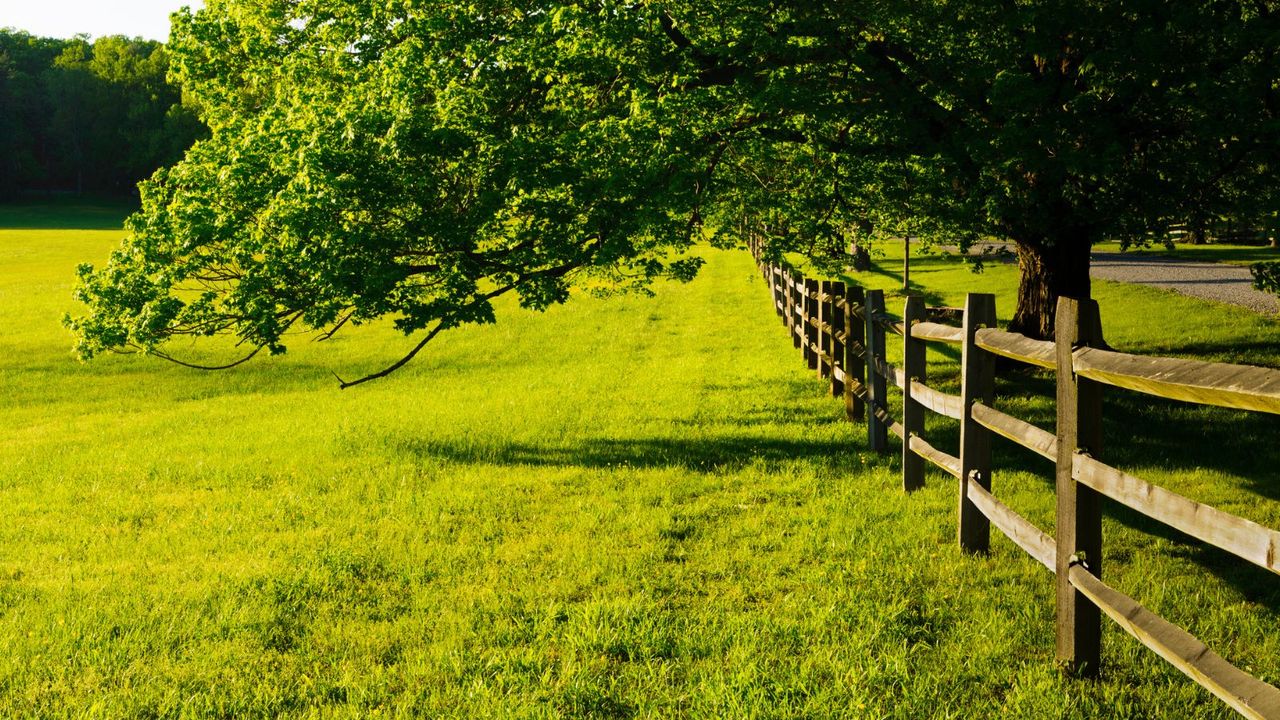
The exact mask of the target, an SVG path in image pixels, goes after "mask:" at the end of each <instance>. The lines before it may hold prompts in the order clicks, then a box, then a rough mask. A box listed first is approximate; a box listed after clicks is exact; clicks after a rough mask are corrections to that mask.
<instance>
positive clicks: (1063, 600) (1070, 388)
mask: <svg viewBox="0 0 1280 720" xmlns="http://www.w3.org/2000/svg"><path fill="white" fill-rule="evenodd" d="M1057 310H1058V314H1057V319H1056V321H1055V322H1056V326H1057V331H1056V337H1055V344H1056V345H1057V372H1058V397H1057V400H1058V464H1057V465H1058V467H1057V470H1058V473H1057V493H1058V498H1057V501H1058V513H1057V514H1058V521H1057V530H1056V531H1055V533H1054V534H1055V535H1057V549H1058V560H1057V567H1056V572H1057V577H1056V582H1057V593H1056V595H1057V645H1058V662H1059V663H1060V664H1061V665H1062V666H1063V668H1064V669H1065V670H1066V671H1067V672H1069V673H1071V674H1073V675H1078V676H1082V677H1096V676H1097V675H1098V671H1099V661H1100V659H1101V654H1102V653H1101V651H1102V618H1101V614H1100V612H1099V610H1098V607H1097V606H1096V605H1094V604H1093V603H1091V602H1090V601H1089V600H1088V598H1086V597H1085V596H1084V595H1082V594H1081V593H1080V592H1078V591H1076V589H1075V588H1074V587H1073V586H1072V585H1071V581H1070V570H1071V567H1072V566H1073V565H1082V566H1083V567H1084V568H1085V570H1087V571H1089V572H1090V573H1091V574H1093V575H1094V576H1095V577H1098V578H1101V577H1102V502H1101V500H1102V496H1101V495H1099V494H1098V492H1097V491H1095V490H1093V489H1091V488H1088V487H1086V486H1084V485H1081V484H1079V483H1077V482H1076V481H1075V479H1074V478H1073V476H1072V458H1073V456H1074V455H1075V454H1076V453H1077V452H1083V453H1087V454H1089V455H1092V456H1097V455H1098V453H1099V452H1100V451H1101V446H1102V393H1101V388H1100V386H1099V385H1098V384H1097V383H1096V382H1093V381H1091V380H1087V379H1085V378H1082V377H1078V376H1077V375H1076V374H1075V372H1074V371H1073V364H1072V351H1073V350H1074V349H1075V348H1077V347H1081V346H1092V345H1096V344H1099V343H1100V342H1101V340H1102V326H1101V321H1100V320H1099V317H1098V304H1097V303H1096V302H1094V301H1092V300H1075V299H1072V298H1059V299H1058V308H1057Z"/></svg>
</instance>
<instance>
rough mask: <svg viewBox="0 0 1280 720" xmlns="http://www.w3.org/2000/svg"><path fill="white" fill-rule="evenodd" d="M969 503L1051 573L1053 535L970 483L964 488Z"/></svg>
mask: <svg viewBox="0 0 1280 720" xmlns="http://www.w3.org/2000/svg"><path fill="white" fill-rule="evenodd" d="M965 488H966V491H967V492H968V496H969V501H970V502H972V503H973V505H974V507H975V508H977V509H978V510H979V511H980V512H981V513H982V514H983V516H984V517H986V518H987V520H989V521H990V522H991V524H992V525H995V526H996V527H997V528H999V529H1000V532H1002V533H1004V534H1005V536H1007V537H1008V538H1009V539H1010V540H1012V541H1013V543H1014V544H1015V545H1017V546H1018V547H1020V548H1022V549H1023V550H1024V551H1026V553H1027V554H1028V555H1030V556H1031V557H1033V558H1035V559H1036V561H1037V562H1039V563H1040V564H1041V565H1044V566H1045V567H1047V568H1049V572H1053V571H1054V567H1055V566H1056V564H1057V556H1058V549H1057V547H1056V546H1055V545H1054V539H1053V537H1052V536H1050V535H1048V534H1046V533H1045V532H1044V531H1043V530H1041V529H1040V528H1038V527H1036V526H1035V525H1032V524H1031V522H1030V521H1029V520H1027V519H1026V518H1024V517H1022V516H1021V515H1019V514H1018V513H1016V512H1014V511H1013V509H1012V508H1010V507H1009V506H1008V505H1005V504H1004V503H1002V502H1000V501H999V500H997V499H996V498H995V496H994V495H992V494H991V493H990V492H988V491H987V489H986V488H984V487H982V485H980V484H978V483H976V482H971V483H969V484H968V485H966V486H965Z"/></svg>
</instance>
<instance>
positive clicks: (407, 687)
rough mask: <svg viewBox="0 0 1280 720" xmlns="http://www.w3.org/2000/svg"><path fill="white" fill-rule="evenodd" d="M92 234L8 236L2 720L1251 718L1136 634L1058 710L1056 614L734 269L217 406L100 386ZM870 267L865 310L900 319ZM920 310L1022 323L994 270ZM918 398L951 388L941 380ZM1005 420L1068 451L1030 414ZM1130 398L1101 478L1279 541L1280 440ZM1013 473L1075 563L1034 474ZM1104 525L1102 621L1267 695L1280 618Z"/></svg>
mask: <svg viewBox="0 0 1280 720" xmlns="http://www.w3.org/2000/svg"><path fill="white" fill-rule="evenodd" d="M116 221H118V218H117V220H116ZM112 222H115V221H112ZM104 225H107V226H108V227H109V226H110V225H108V224H107V223H106V222H105V221H104V218H103V217H102V216H101V215H100V214H98V213H97V212H96V211H94V212H89V211H87V210H85V209H77V208H68V207H60V208H58V209H56V211H48V212H42V211H40V210H39V209H38V208H36V209H33V208H24V209H21V210H19V211H12V210H0V227H9V228H13V229H7V230H6V229H0V347H2V348H3V349H4V350H5V352H4V356H3V359H2V360H0V382H2V383H3V386H4V387H5V388H6V392H5V393H4V395H3V396H0V513H2V516H0V717H52V718H59V717H110V718H115V717H139V718H141V717H148V718H149V717H175V718H176V717H184V718H187V717H191V718H195V717H200V718H204V717H237V718H239V717H298V718H301V717H352V718H355V717H458V718H472V717H494V718H499V717H501V718H505V717H531V718H542V717H548V718H550V717H600V718H622V717H650V718H658V717H705V718H721V717H734V718H739V717H741V718H774V717H776V718H783V717H809V718H825V717H849V718H903V719H908V718H961V717H997V716H999V717H1019V718H1094V717H1109V718H1162V717H1179V718H1225V717H1231V716H1232V715H1231V712H1230V711H1229V710H1228V709H1227V708H1226V706H1224V705H1222V704H1221V703H1220V702H1218V701H1217V700H1216V699H1215V698H1213V697H1212V696H1211V695H1210V694H1209V693H1208V692H1207V691H1204V690H1202V689H1200V688H1199V687H1198V686H1196V685H1194V684H1193V683H1192V682H1190V681H1188V680H1186V679H1185V678H1183V677H1182V676H1181V675H1180V674H1179V673H1177V671H1175V670H1173V669H1171V668H1169V667H1168V666H1166V665H1165V664H1164V663H1163V661H1161V660H1160V659H1159V658H1157V657H1156V656H1154V655H1153V654H1151V653H1149V652H1147V651H1146V650H1145V649H1143V648H1142V647H1141V646H1139V645H1138V644H1137V643H1136V642H1134V641H1132V640H1131V639H1129V638H1128V637H1127V636H1126V635H1124V634H1123V633H1122V632H1121V631H1120V630H1118V629H1116V628H1114V627H1109V628H1108V630H1107V634H1106V637H1105V643H1106V650H1105V653H1106V662H1107V674H1106V679H1105V680H1103V681H1101V682H1096V683H1089V682H1079V681H1073V680H1070V679H1064V678H1062V677H1061V676H1060V675H1059V674H1058V672H1057V670H1056V669H1055V666H1054V659H1053V603H1052V588H1051V585H1052V579H1051V577H1050V576H1049V574H1048V573H1047V572H1045V571H1044V569H1043V568H1041V567H1040V566H1039V565H1037V564H1036V563H1035V562H1034V561H1033V560H1031V559H1029V558H1027V557H1025V556H1023V555H1022V554H1021V551H1019V550H1018V549H1017V548H1015V547H1014V546H1013V545H1012V544H1011V543H1009V542H1008V541H1005V540H1003V539H1000V540H997V541H995V542H994V543H993V552H992V554H991V555H990V556H989V557H979V558H975V557H969V556H965V555H963V554H961V553H960V552H959V551H958V550H957V549H956V547H955V543H954V540H953V536H954V533H955V524H954V523H955V520H954V512H955V508H954V506H955V490H954V485H953V482H952V481H950V480H949V479H948V478H946V477H944V476H942V475H940V474H937V473H934V474H931V475H930V476H929V483H928V486H927V487H926V488H925V489H923V490H921V491H919V492H916V493H914V494H912V495H911V496H906V495H904V494H903V493H902V492H901V491H900V490H899V489H898V488H899V479H898V475H897V462H896V460H895V459H893V458H892V457H889V458H886V457H881V456H877V455H875V454H874V453H870V452H868V451H867V450H866V447H865V439H864V436H865V430H864V428H863V426H861V425H852V424H849V423H847V422H845V421H844V420H843V419H842V412H843V409H842V407H841V406H840V404H839V403H838V402H836V401H834V400H832V399H830V398H829V397H825V396H824V393H823V387H822V384H821V383H820V382H819V381H818V380H816V379H815V378H813V377H812V376H811V375H810V374H809V373H808V372H806V371H805V370H804V369H803V365H802V363H801V361H800V358H799V357H798V355H797V353H796V352H795V351H794V350H792V348H791V345H790V342H789V341H788V339H787V337H786V335H785V333H784V331H783V329H782V327H781V326H780V324H779V323H778V321H777V319H776V317H775V316H774V315H773V314H772V312H771V311H770V308H769V301H768V297H767V293H766V291H765V289H764V286H763V284H762V283H761V282H760V280H759V279H758V276H757V275H756V273H755V270H754V268H753V267H752V265H751V263H750V258H749V256H748V255H747V254H746V253H745V252H718V251H711V250H707V251H706V252H705V255H706V257H707V260H708V263H707V266H706V268H705V269H704V271H703V273H702V274H701V275H700V276H699V278H698V279H697V280H695V281H694V282H692V283H690V284H688V285H674V284H673V285H664V286H661V287H660V288H658V294H657V297H655V298H642V297H628V298H621V299H616V298H615V299H611V300H600V299H595V298H588V297H584V298H578V299H575V300H574V301H573V302H571V303H570V304H569V305H567V306H564V307H558V308H554V309H552V310H551V311H549V312H547V313H545V314H533V313H527V312H523V311H520V310H518V309H516V308H514V307H512V306H505V307H504V308H502V311H501V312H500V321H499V323H498V324H497V325H493V326H486V327H477V328H468V329H463V330H459V331H455V332H451V333H449V334H447V335H445V336H442V338H441V340H440V342H439V343H438V344H436V345H435V346H433V347H432V348H431V349H430V350H429V351H428V352H426V353H424V355H423V356H422V357H421V358H420V359H419V360H418V361H417V362H415V363H414V364H412V365H410V366H409V367H408V368H406V369H405V370H404V371H402V372H400V373H397V374H396V375H394V376H392V377H391V378H389V379H387V380H385V381H379V382H377V383H372V384H369V385H367V386H362V387H360V388H357V389H353V390H348V391H345V392H344V391H339V390H338V389H337V387H336V382H335V380H334V379H333V376H332V374H331V373H332V372H337V373H339V374H342V375H344V376H351V375H356V374H357V373H359V372H360V371H361V370H370V369H376V368H377V367H379V366H380V364H383V363H385V362H387V361H388V360H391V359H395V358H396V357H398V353H400V352H402V351H403V350H404V348H405V342H406V341H405V339H404V338H401V337H397V336H396V335H395V334H394V333H393V332H391V331H389V330H388V329H386V328H383V327H369V328H363V329H361V330H360V331H359V332H358V333H356V334H353V335H350V336H346V337H340V338H338V339H335V340H332V341H329V342H326V343H314V342H310V341H309V340H307V339H306V338H302V337H300V338H298V340H297V341H296V342H295V344H294V346H293V347H292V348H291V350H290V352H289V353H288V354H287V355H286V356H283V357H280V358H271V359H266V360H263V361H261V362H254V363H251V364H249V365H247V366H244V367H242V368H238V369H236V370H234V371H231V372H228V373H222V374H206V373H198V372H195V371H191V370H186V369H183V368H179V367H176V366H172V365H168V364H164V363H161V362H160V361H157V360H151V359H146V358H140V357H136V356H120V357H106V358H102V359H100V360H97V361H94V362H93V363H90V364H81V363H78V362H76V361H75V360H74V359H73V358H72V356H71V354H70V350H69V348H70V344H71V340H70V337H69V336H68V334H67V333H66V331H65V330H63V329H62V327H61V326H60V323H59V320H60V318H61V316H62V314H63V313H64V312H66V311H68V310H73V307H72V302H71V300H70V299H69V297H70V289H71V283H72V269H73V268H74V266H75V265H76V264H77V263H79V262H82V261H86V260H88V261H100V260H101V259H102V258H104V257H105V255H106V253H107V252H108V251H109V249H110V247H111V246H112V245H113V244H114V243H115V242H116V240H117V239H118V237H119V235H120V232H119V231H118V230H111V229H100V228H103V227H104ZM77 226H80V227H88V228H97V229H83V230H82V229H76V227H77ZM881 264H882V265H884V267H885V268H893V270H892V271H891V270H888V269H886V270H884V271H883V272H879V273H870V274H867V277H865V278H860V279H862V280H866V282H867V284H868V285H869V286H876V283H879V284H880V285H879V286H889V285H892V284H893V282H894V280H893V273H894V272H896V268H897V267H898V266H897V265H895V264H894V261H893V259H892V258H884V259H882V261H881ZM912 278H913V280H916V281H918V282H919V283H921V285H922V289H927V291H928V292H929V294H930V297H931V298H933V299H934V300H935V301H937V302H945V303H947V304H959V303H960V302H961V301H962V299H963V293H964V292H965V291H966V290H967V289H982V290H985V291H992V292H997V293H998V294H999V296H1000V299H999V300H998V308H999V310H1000V312H1001V316H1002V317H1007V315H1008V314H1009V313H1010V312H1011V311H1012V299H1011V298H1012V294H1011V288H1012V284H1013V283H1016V274H1015V271H1014V269H1013V268H1010V267H1008V266H999V265H989V266H988V268H987V270H986V272H985V273H983V274H982V275H973V274H972V273H970V272H969V270H968V269H967V267H966V266H964V264H963V263H961V262H959V261H958V260H955V259H947V258H934V259H929V260H922V261H920V262H919V263H918V264H917V266H915V267H913V270H912ZM898 282H899V283H900V280H898ZM1098 297H1099V299H1100V302H1101V304H1102V314H1103V321H1104V326H1105V327H1106V329H1107V332H1108V339H1109V340H1110V341H1111V342H1112V344H1113V345H1116V346H1117V347H1119V348H1121V349H1135V350H1141V351H1143V352H1153V353H1154V352H1159V353H1168V354H1188V355H1207V356H1212V357H1214V358H1218V359H1236V360H1241V361H1244V360H1248V361H1253V362H1266V363H1273V364H1277V365H1280V354H1278V351H1277V350H1276V348H1277V347H1280V330H1278V329H1277V328H1276V326H1275V324H1274V323H1273V322H1272V321H1269V320H1266V319H1263V318H1257V317H1254V316H1250V315H1247V314H1245V313H1242V312H1239V311H1236V310H1233V309H1231V308H1226V307H1222V306H1214V305H1210V304H1207V303H1203V302H1199V301H1194V300H1190V299H1183V298H1180V297H1177V296H1173V295H1171V294H1168V293H1164V292H1161V291H1157V290H1151V289H1143V288H1130V287H1126V286H1119V285H1112V284H1099V286H1098ZM898 305H900V300H891V302H890V306H891V308H892V309H895V310H896V309H899V308H898V307H897V306H898ZM179 350H182V351H185V352H186V353H187V356H189V357H196V358H204V359H210V358H213V357H219V356H222V355H224V353H223V351H222V350H220V349H218V348H213V349H204V348H185V347H184V348H179ZM931 359H932V360H934V361H935V362H934V365H933V368H934V369H935V371H936V373H937V377H938V378H939V379H940V380H943V381H942V383H941V385H942V387H944V388H945V387H947V383H946V381H945V378H946V376H947V375H948V374H949V373H953V372H954V366H955V358H954V354H951V355H948V354H945V353H940V354H938V355H937V356H936V357H934V358H931ZM1000 388H1001V393H1002V401H1001V406H1002V407H1005V408H1009V409H1013V410H1015V411H1017V412H1019V413H1020V414H1022V415H1023V416H1024V417H1027V418H1028V419H1035V420H1037V421H1039V422H1041V424H1042V425H1045V426H1049V427H1051V426H1052V419H1051V412H1052V410H1051V407H1050V405H1049V404H1048V402H1047V400H1045V399H1044V398H1043V393H1044V392H1046V388H1050V391H1051V384H1050V383H1049V381H1048V380H1046V379H1045V378H1044V377H1041V376H1034V375H1028V376H1019V377H1015V378H1013V379H1010V380H1005V381H1002V383H1001V386H1000ZM1115 395H1116V397H1115V398H1114V399H1113V398H1112V397H1111V396H1110V395H1109V396H1108V405H1107V410H1106V412H1107V422H1108V433H1107V435H1108V443H1109V446H1108V448H1107V454H1106V455H1105V457H1106V459H1108V460H1112V461H1115V462H1116V463H1117V464H1119V465H1121V466H1122V467H1125V468H1132V469H1138V470H1140V471H1141V472H1142V474H1144V475H1145V476H1148V477H1150V478H1151V479H1153V480H1159V481H1161V482H1167V483H1168V484H1169V485H1170V486H1171V487H1173V488H1175V489H1177V490H1179V491H1180V492H1185V493H1187V494H1190V495H1192V496H1193V497H1196V499H1199V500H1203V501H1206V502H1210V503H1212V504H1216V505H1218V506H1219V507H1222V508H1223V509H1227V510H1231V511H1234V512H1238V513H1241V514H1243V515H1245V516H1246V517H1250V518H1251V519H1255V520H1258V521H1260V522H1264V523H1266V524H1268V525H1270V526H1271V527H1280V502H1278V501H1280V472H1278V471H1277V467H1278V466H1277V464H1276V460H1277V459H1278V455H1280V453H1277V452H1276V451H1274V450H1272V449H1271V448H1269V447H1267V444H1269V443H1271V442H1272V440H1273V439H1274V437H1276V433H1277V430H1280V423H1277V422H1276V421H1274V420H1273V419H1271V418H1269V417H1255V416H1248V415H1245V414H1243V413H1234V412H1228V411H1218V410H1204V409H1197V408H1186V407H1179V406H1174V405H1172V404H1160V403H1150V402H1147V401H1145V400H1138V399H1136V398H1132V397H1124V396H1121V395H1120V394H1119V393H1118V392H1117V393H1115ZM952 425H954V423H950V422H949V421H945V420H942V421H939V422H938V423H937V425H936V427H931V432H933V433H934V434H935V438H934V439H936V440H937V444H938V445H939V446H940V447H943V448H944V449H946V448H948V447H950V448H952V449H953V448H954V444H955V435H956V431H955V429H954V427H952ZM997 463H998V464H997V467H1000V468H1006V467H1007V468H1011V469H1010V470H1008V471H1006V472H1000V473H997V474H996V488H997V490H996V492H997V494H998V495H1000V496H1001V497H1004V498H1006V499H1007V500H1008V501H1009V502H1010V504H1012V505H1013V506H1014V507H1015V508H1016V509H1018V510H1020V511H1022V512H1024V513H1025V514H1026V515H1027V516H1028V517H1030V518H1031V519H1033V520H1035V521H1036V522H1038V523H1040V524H1041V525H1042V527H1045V528H1046V529H1048V530H1050V531H1052V507H1053V498H1052V495H1051V489H1052V482H1051V480H1050V478H1049V475H1048V472H1049V470H1050V468H1048V467H1046V466H1044V465H1043V463H1042V462H1041V461H1038V460H1037V459H1036V458H1034V457H1028V456H1027V455H1026V454H1024V453H1021V452H1016V453H1015V451H1013V450H1009V449H1005V450H1002V451H1001V452H999V453H998V454H997ZM1106 523H1107V525H1106V533H1107V539H1106V547H1107V557H1106V560H1107V563H1108V565H1107V577H1108V580H1109V582H1112V583H1114V584H1115V585H1116V586H1117V587H1119V588H1120V589H1122V590H1124V591H1125V592H1128V593H1130V594H1132V595H1134V596H1135V597H1136V598H1138V599H1139V600H1140V601H1142V602H1144V603H1146V604H1148V605H1149V606H1150V607H1152V608H1153V609H1154V610H1156V611H1157V612H1160V613H1161V614H1163V615H1165V616H1166V617H1168V618H1169V619H1170V620H1172V621H1175V622H1178V623H1180V624H1183V625H1184V626H1186V627H1188V628H1189V629H1191V630H1192V631H1193V632H1195V633H1196V634H1198V635H1199V636H1200V637H1201V638H1202V639H1204V640H1205V641H1206V642H1208V643H1209V644H1210V646H1212V647H1214V648H1215V649H1216V650H1217V651H1218V652H1220V653H1221V654H1223V655H1224V656H1226V657H1227V658H1228V659H1230V660H1233V661H1234V662H1236V663H1238V664H1239V665H1241V666H1242V667H1246V668H1248V669H1250V670H1251V672H1253V673H1255V674H1257V675H1259V676H1262V677H1264V678H1265V679H1268V680H1269V681H1271V682H1273V683H1275V682H1280V632H1277V631H1276V629H1275V628H1276V627H1277V626H1280V582H1277V578H1275V577H1274V576H1272V575H1269V574H1267V573H1264V572H1262V571H1254V570H1252V569H1250V568H1248V567H1244V565H1245V564H1244V563H1243V562H1238V561H1231V560H1230V559H1229V558H1226V557H1225V556H1223V555H1222V554H1221V553H1218V552H1217V551H1214V550H1212V549H1210V548H1206V547H1204V546H1202V545H1198V544H1194V543H1189V542H1186V541H1185V540H1184V538H1182V537H1181V536H1179V535H1178V534H1177V533H1175V532H1173V531H1169V530H1161V529H1159V528H1156V527H1153V526H1152V525H1151V524H1149V523H1146V522H1144V521H1142V520H1141V519H1140V518H1136V517H1134V516H1132V515H1131V514H1127V513H1124V512H1121V511H1119V510H1115V509H1112V510H1111V511H1110V512H1109V514H1108V517H1107V520H1106Z"/></svg>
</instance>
